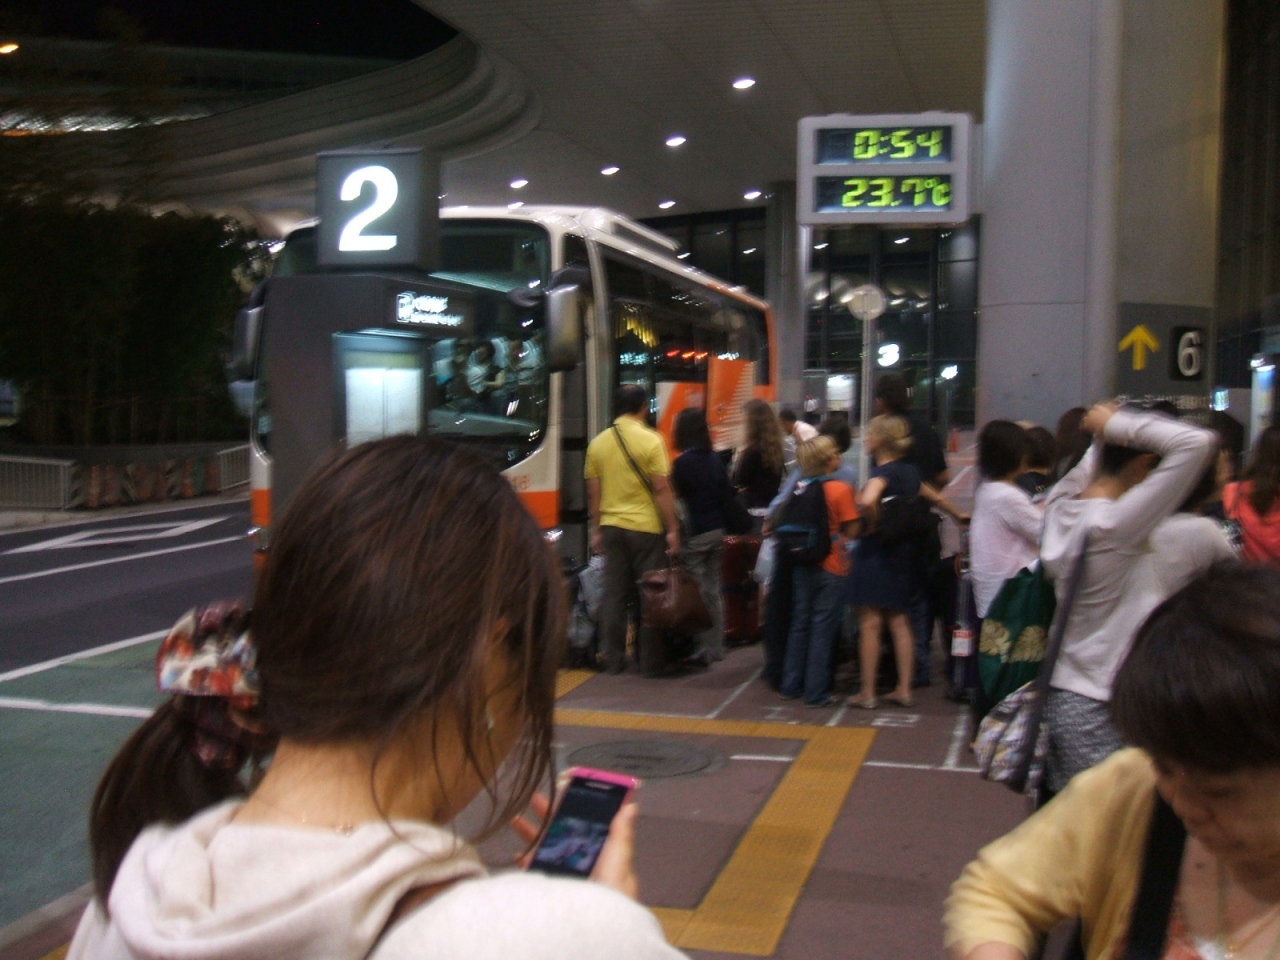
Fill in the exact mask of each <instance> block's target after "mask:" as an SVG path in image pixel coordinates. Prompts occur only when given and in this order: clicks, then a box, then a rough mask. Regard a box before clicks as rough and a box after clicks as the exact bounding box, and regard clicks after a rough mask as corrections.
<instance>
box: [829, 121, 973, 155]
mask: <svg viewBox="0 0 1280 960" xmlns="http://www.w3.org/2000/svg"><path fill="white" fill-rule="evenodd" d="M817 135H818V143H817V147H818V150H817V162H818V163H820V164H822V163H929V162H931V161H932V162H935V163H950V162H951V139H952V138H951V128H950V127H944V126H936V127H851V128H846V129H839V128H835V129H824V130H818V131H817Z"/></svg>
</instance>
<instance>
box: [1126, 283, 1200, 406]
mask: <svg viewBox="0 0 1280 960" xmlns="http://www.w3.org/2000/svg"><path fill="white" fill-rule="evenodd" d="M1117 319H1118V321H1119V324H1118V328H1117V331H1116V341H1115V342H1116V350H1117V357H1116V393H1117V394H1125V395H1127V396H1130V397H1133V398H1134V399H1155V398H1160V397H1179V396H1185V397H1188V398H1190V397H1203V398H1205V401H1206V403H1207V400H1208V389H1207V388H1206V386H1205V383H1206V377H1205V370H1206V368H1207V367H1208V356H1207V350H1208V345H1209V337H1208V331H1209V322H1210V312H1209V310H1208V309H1207V308H1205V307H1184V306H1178V305H1174V304H1164V303H1122V304H1120V309H1119V311H1118V316H1117ZM1198 405H1199V404H1198V403H1186V404H1184V403H1179V406H1180V407H1182V406H1186V407H1187V408H1191V407H1194V406H1198Z"/></svg>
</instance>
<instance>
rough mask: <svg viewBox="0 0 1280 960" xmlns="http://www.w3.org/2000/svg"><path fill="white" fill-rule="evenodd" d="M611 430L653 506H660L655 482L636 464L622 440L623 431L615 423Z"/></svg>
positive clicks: (625, 442)
mask: <svg viewBox="0 0 1280 960" xmlns="http://www.w3.org/2000/svg"><path fill="white" fill-rule="evenodd" d="M611 429H612V430H613V436H614V438H615V439H616V440H617V441H618V447H619V448H621V450H622V455H623V456H624V457H626V458H627V463H629V464H631V469H632V470H634V471H635V473H636V478H637V479H638V480H639V481H640V483H641V484H642V485H643V486H644V488H645V490H647V491H648V493H649V496H651V497H653V505H654V506H655V507H656V506H657V505H658V498H657V496H656V495H655V494H654V492H653V481H651V480H650V479H649V477H648V475H647V474H645V472H644V471H643V470H641V469H640V464H638V463H636V458H635V457H633V456H632V455H631V451H630V450H629V449H627V441H625V440H623V439H622V431H621V430H619V429H618V425H617V424H616V423H615V424H614V425H613V427H612V428H611Z"/></svg>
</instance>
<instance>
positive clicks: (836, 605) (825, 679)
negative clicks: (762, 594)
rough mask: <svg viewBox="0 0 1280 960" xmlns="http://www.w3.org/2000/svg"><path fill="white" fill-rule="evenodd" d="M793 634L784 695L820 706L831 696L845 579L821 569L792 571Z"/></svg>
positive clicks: (784, 669) (784, 673) (785, 664)
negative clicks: (832, 661) (801, 698)
mask: <svg viewBox="0 0 1280 960" xmlns="http://www.w3.org/2000/svg"><path fill="white" fill-rule="evenodd" d="M791 576H792V580H791V584H792V589H791V632H790V633H789V634H788V635H787V650H786V654H785V655H784V658H783V666H782V694H783V696H787V697H798V696H800V695H801V694H802V693H803V695H804V702H805V703H808V704H820V703H822V702H823V701H824V700H826V698H827V697H828V696H830V694H831V658H832V645H833V644H834V643H835V637H836V631H837V630H838V629H839V628H840V614H841V612H842V611H843V610H844V601H845V589H846V587H845V578H844V577H838V576H836V575H835V574H834V573H828V572H827V571H826V570H823V569H822V568H821V567H817V566H814V567H807V566H806V567H796V568H795V570H794V571H793V572H792V575H791Z"/></svg>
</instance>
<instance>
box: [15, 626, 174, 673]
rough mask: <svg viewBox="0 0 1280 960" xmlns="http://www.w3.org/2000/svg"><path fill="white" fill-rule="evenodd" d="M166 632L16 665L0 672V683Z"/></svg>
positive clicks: (147, 639)
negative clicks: (27, 664)
mask: <svg viewBox="0 0 1280 960" xmlns="http://www.w3.org/2000/svg"><path fill="white" fill-rule="evenodd" d="M168 634H169V631H168V630H153V631H152V632H151V633H142V634H139V635H138V636H136V637H129V638H128V639H125V640H116V641H115V642H114V643H104V644H102V646H100V647H91V648H89V649H88V650H81V651H80V652H79V653H68V654H67V655H66V656H62V657H54V658H53V659H52V660H45V661H44V662H43V663H33V664H31V665H30V666H26V667H18V668H17V669H16V670H10V671H9V672H8V673H0V683H4V682H5V681H6V680H17V679H18V678H19V677H29V676H31V675H32V674H33V673H44V672H45V671H46V670H53V669H55V668H57V667H62V666H66V665H67V664H68V663H75V662H76V661H77V660H88V659H90V658H91V657H100V656H102V655H103V654H104V653H115V651H117V650H125V649H127V648H129V647H136V646H137V645H138V644H140V643H147V642H148V641H150V640H159V639H161V638H162V637H166V636H168Z"/></svg>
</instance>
